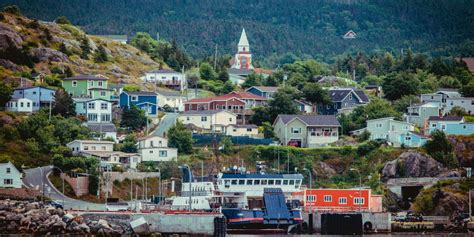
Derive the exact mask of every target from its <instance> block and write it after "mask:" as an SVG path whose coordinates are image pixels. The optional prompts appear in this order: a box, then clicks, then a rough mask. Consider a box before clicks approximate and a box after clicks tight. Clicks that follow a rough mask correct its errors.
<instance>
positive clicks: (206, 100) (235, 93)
mask: <svg viewBox="0 0 474 237" xmlns="http://www.w3.org/2000/svg"><path fill="white" fill-rule="evenodd" d="M232 98H236V99H239V100H245V99H247V100H267V98H265V97H262V96H258V95H255V94H252V93H249V92H241V91H232V92H230V93H228V94H225V95H220V96H213V97H206V98H195V99H192V100H188V101H186V102H185V103H209V102H211V101H226V100H230V99H232Z"/></svg>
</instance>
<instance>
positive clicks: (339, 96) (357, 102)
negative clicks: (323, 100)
mask: <svg viewBox="0 0 474 237" xmlns="http://www.w3.org/2000/svg"><path fill="white" fill-rule="evenodd" d="M328 93H329V96H331V100H332V103H331V104H319V105H318V113H319V114H324V115H336V114H341V113H350V112H352V110H354V109H355V108H356V107H358V106H361V105H365V104H368V103H369V97H367V95H366V94H365V93H364V91H363V90H359V89H355V88H340V89H332V90H329V91H328Z"/></svg>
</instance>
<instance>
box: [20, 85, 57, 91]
mask: <svg viewBox="0 0 474 237" xmlns="http://www.w3.org/2000/svg"><path fill="white" fill-rule="evenodd" d="M38 87H39V88H41V89H45V90H50V91H56V90H55V89H51V88H48V87H45V86H24V87H17V88H15V89H14V90H28V89H33V88H38Z"/></svg>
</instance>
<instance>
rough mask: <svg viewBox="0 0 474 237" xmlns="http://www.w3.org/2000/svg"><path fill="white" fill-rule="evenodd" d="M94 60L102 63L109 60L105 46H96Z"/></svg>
mask: <svg viewBox="0 0 474 237" xmlns="http://www.w3.org/2000/svg"><path fill="white" fill-rule="evenodd" d="M94 61H95V62H96V63H104V62H107V61H109V55H108V54H107V51H106V50H105V47H104V46H103V45H100V46H99V47H98V48H97V52H96V54H95V57H94Z"/></svg>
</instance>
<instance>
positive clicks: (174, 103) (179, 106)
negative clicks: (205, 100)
mask: <svg viewBox="0 0 474 237" xmlns="http://www.w3.org/2000/svg"><path fill="white" fill-rule="evenodd" d="M156 96H157V98H158V107H160V108H163V107H164V106H165V105H167V106H169V107H170V108H172V109H175V110H178V111H183V110H184V104H183V100H184V98H183V96H182V95H181V93H179V92H177V91H171V90H166V91H165V90H158V91H156Z"/></svg>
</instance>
